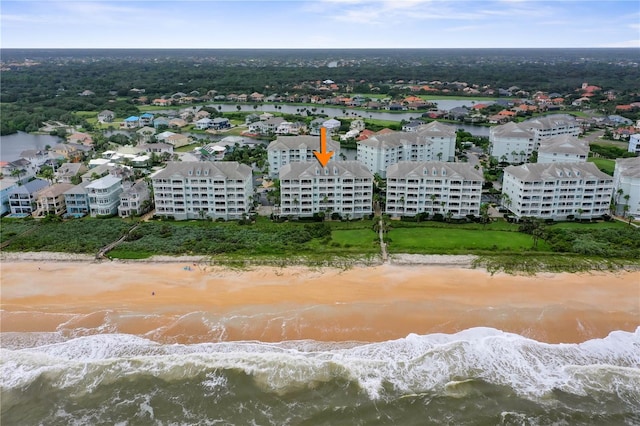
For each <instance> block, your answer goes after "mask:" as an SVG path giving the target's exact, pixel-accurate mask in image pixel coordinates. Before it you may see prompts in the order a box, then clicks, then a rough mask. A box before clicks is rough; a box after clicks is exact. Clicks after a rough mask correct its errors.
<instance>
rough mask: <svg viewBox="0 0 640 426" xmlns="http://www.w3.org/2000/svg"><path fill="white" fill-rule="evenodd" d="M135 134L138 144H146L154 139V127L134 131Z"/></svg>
mask: <svg viewBox="0 0 640 426" xmlns="http://www.w3.org/2000/svg"><path fill="white" fill-rule="evenodd" d="M136 134H137V135H138V141H139V142H142V143H148V142H151V141H152V140H153V139H154V136H155V134H156V129H155V128H154V127H149V126H144V127H141V128H140V129H138V130H136Z"/></svg>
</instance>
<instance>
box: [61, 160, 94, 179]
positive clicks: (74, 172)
mask: <svg viewBox="0 0 640 426" xmlns="http://www.w3.org/2000/svg"><path fill="white" fill-rule="evenodd" d="M87 170H88V169H87V166H85V165H84V164H82V163H64V164H62V165H61V166H60V167H58V169H57V170H56V171H55V178H56V180H57V181H58V182H60V183H71V181H72V180H73V179H74V178H75V177H76V176H78V177H80V176H81V175H82V174H83V173H86V171H87Z"/></svg>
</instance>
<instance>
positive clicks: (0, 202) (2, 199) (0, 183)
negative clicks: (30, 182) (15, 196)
mask: <svg viewBox="0 0 640 426" xmlns="http://www.w3.org/2000/svg"><path fill="white" fill-rule="evenodd" d="M18 186H19V185H18V181H17V180H15V179H10V178H6V177H5V178H3V179H0V216H4V215H6V214H8V213H10V212H11V209H10V208H9V194H10V193H11V192H13V190H14V189H15V188H17V187H18Z"/></svg>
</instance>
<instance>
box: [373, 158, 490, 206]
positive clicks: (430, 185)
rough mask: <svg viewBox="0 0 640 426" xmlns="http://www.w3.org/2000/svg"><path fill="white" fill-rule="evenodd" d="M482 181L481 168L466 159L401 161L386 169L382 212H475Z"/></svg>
mask: <svg viewBox="0 0 640 426" xmlns="http://www.w3.org/2000/svg"><path fill="white" fill-rule="evenodd" d="M483 182H484V177H483V174H482V170H481V169H478V170H476V169H475V168H474V167H473V166H472V165H470V164H469V163H446V162H442V161H417V162H416V161H401V162H399V163H396V164H393V165H391V166H389V168H388V169H387V201H386V209H385V212H386V213H387V214H389V215H391V216H393V217H399V216H415V215H417V214H419V213H429V214H430V215H434V214H436V213H440V214H443V215H446V214H448V213H449V214H450V215H451V217H452V218H463V217H465V216H467V215H474V216H478V215H479V214H480V201H481V195H482V184H483Z"/></svg>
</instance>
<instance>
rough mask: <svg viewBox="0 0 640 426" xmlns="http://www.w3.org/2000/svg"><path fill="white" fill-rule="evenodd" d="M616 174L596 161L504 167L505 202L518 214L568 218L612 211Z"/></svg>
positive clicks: (591, 216)
mask: <svg viewBox="0 0 640 426" xmlns="http://www.w3.org/2000/svg"><path fill="white" fill-rule="evenodd" d="M612 192H613V178H612V177H611V176H609V175H607V174H605V173H603V172H601V171H600V170H599V169H598V168H597V167H596V165H595V164H593V163H535V164H523V165H521V166H509V167H507V168H505V169H504V178H503V182H502V204H503V205H504V207H506V208H507V209H509V210H511V212H513V214H515V215H516V216H517V217H523V216H532V217H537V218H541V219H553V220H566V219H571V217H575V218H584V219H590V218H598V217H602V216H603V215H605V214H608V213H609V207H610V204H611V194H612Z"/></svg>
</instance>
